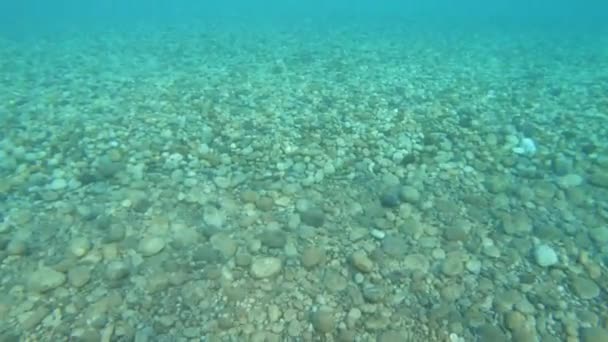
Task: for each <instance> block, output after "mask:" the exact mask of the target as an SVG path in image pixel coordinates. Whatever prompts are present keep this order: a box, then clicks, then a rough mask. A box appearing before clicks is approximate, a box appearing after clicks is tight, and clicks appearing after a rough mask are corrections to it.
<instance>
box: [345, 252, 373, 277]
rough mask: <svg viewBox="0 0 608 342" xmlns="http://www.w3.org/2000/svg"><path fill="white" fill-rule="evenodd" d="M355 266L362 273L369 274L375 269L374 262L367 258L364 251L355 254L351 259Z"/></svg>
mask: <svg viewBox="0 0 608 342" xmlns="http://www.w3.org/2000/svg"><path fill="white" fill-rule="evenodd" d="M350 259H351V261H352V263H353V266H355V268H356V269H357V270H358V271H359V272H362V273H369V272H371V271H372V270H373V269H374V262H373V261H372V259H370V258H369V257H368V256H367V253H365V251H363V250H358V251H356V252H354V253H353V254H352V255H351V257H350Z"/></svg>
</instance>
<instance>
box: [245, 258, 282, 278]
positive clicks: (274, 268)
mask: <svg viewBox="0 0 608 342" xmlns="http://www.w3.org/2000/svg"><path fill="white" fill-rule="evenodd" d="M282 268H283V262H282V261H281V259H279V258H276V257H261V258H257V259H255V260H253V262H252V263H251V275H252V276H253V277H254V278H258V279H261V278H268V277H272V276H274V275H276V274H278V273H279V272H281V269H282Z"/></svg>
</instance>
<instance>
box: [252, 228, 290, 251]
mask: <svg viewBox="0 0 608 342" xmlns="http://www.w3.org/2000/svg"><path fill="white" fill-rule="evenodd" d="M258 238H259V239H260V241H261V242H262V245H264V246H266V247H270V248H283V247H285V244H286V243H287V234H285V232H284V231H282V230H279V229H266V230H264V231H263V232H262V233H261V234H260V236H259V237H258Z"/></svg>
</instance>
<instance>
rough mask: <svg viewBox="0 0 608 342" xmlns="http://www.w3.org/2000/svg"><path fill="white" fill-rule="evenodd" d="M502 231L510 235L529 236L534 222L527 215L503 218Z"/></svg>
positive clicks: (518, 214)
mask: <svg viewBox="0 0 608 342" xmlns="http://www.w3.org/2000/svg"><path fill="white" fill-rule="evenodd" d="M502 229H503V230H504V231H505V233H507V234H509V235H516V236H521V235H528V234H530V232H531V231H532V222H530V218H529V217H528V215H527V214H526V213H524V212H518V213H514V214H512V215H506V216H505V217H503V218H502Z"/></svg>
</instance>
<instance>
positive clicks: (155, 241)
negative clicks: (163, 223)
mask: <svg viewBox="0 0 608 342" xmlns="http://www.w3.org/2000/svg"><path fill="white" fill-rule="evenodd" d="M163 248H165V241H164V240H163V239H161V238H159V237H145V238H143V239H142V240H141V241H140V242H139V247H138V250H139V252H140V253H141V254H142V255H143V256H146V257H147V256H152V255H155V254H158V253H160V251H162V250H163Z"/></svg>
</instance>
